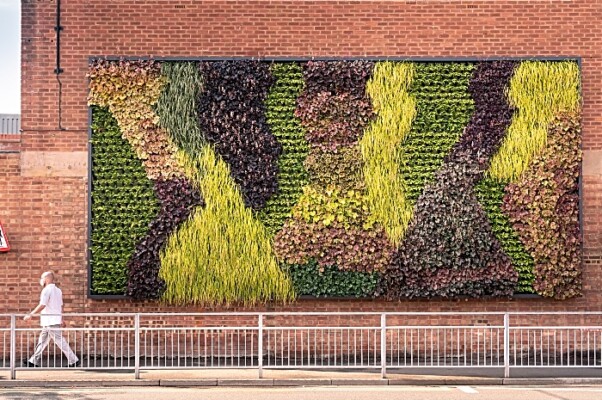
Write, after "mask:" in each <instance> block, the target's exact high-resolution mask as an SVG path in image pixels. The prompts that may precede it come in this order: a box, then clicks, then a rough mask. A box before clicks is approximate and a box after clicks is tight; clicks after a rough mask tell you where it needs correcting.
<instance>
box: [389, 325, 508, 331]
mask: <svg viewBox="0 0 602 400" xmlns="http://www.w3.org/2000/svg"><path fill="white" fill-rule="evenodd" d="M393 329H471V330H476V329H504V325H491V326H489V325H387V330H393Z"/></svg>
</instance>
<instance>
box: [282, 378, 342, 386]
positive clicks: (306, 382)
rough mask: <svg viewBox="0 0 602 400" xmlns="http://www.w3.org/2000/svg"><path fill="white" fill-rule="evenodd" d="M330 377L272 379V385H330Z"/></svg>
mask: <svg viewBox="0 0 602 400" xmlns="http://www.w3.org/2000/svg"><path fill="white" fill-rule="evenodd" d="M330 385H332V381H331V380H330V379H319V378H314V379H312V378H308V379H303V378H299V379H274V386H330Z"/></svg>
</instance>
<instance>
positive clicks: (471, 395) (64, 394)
mask: <svg viewBox="0 0 602 400" xmlns="http://www.w3.org/2000/svg"><path fill="white" fill-rule="evenodd" d="M0 399H10V400H29V399H36V400H38V399H47V400H71V399H78V400H79V399H81V400H105V399H107V400H109V399H110V400H135V399H144V400H149V399H153V400H181V399H186V400H189V399H190V400H194V399H202V400H238V399H240V400H323V399H328V400H374V399H378V400H393V399H395V400H423V399H435V400H464V399H470V400H596V399H601V400H602V387H600V386H597V387H580V386H570V387H509V386H505V387H504V386H483V387H468V386H461V387H446V386H432V387H429V386H422V387H420V386H398V387H393V386H387V387H363V386H359V387H301V388H219V387H216V388H162V387H149V388H91V389H85V388H83V389H82V388H76V389H0Z"/></svg>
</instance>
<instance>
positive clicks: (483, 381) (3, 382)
mask: <svg viewBox="0 0 602 400" xmlns="http://www.w3.org/2000/svg"><path fill="white" fill-rule="evenodd" d="M331 385H332V386H359V385H362V386H386V385H406V386H485V385H499V386H501V385H516V386H567V385H569V386H570V385H602V377H600V378H506V379H502V378H470V377H458V378H454V377H441V379H430V378H429V379H420V378H416V379H412V378H408V379H319V378H313V379H311V378H309V379H160V380H159V379H148V380H146V379H139V380H135V379H129V380H119V379H115V380H94V379H90V380H85V379H81V380H31V379H26V380H25V379H24V380H8V379H0V388H30V387H38V388H44V387H65V388H69V387H108V386H110V387H128V386H130V387H134V386H166V387H167V386H169V387H192V386H205V387H210V386H222V387H240V386H249V387H252V386H256V387H257V386H262V387H276V386H278V387H283V386H289V387H303V386H331Z"/></svg>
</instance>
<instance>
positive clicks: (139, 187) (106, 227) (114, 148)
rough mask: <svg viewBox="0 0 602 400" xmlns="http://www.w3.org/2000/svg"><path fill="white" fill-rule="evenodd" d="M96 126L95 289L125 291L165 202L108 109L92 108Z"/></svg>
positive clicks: (92, 247) (92, 240)
mask: <svg viewBox="0 0 602 400" xmlns="http://www.w3.org/2000/svg"><path fill="white" fill-rule="evenodd" d="M91 128H92V139H91V141H92V146H93V149H94V151H93V152H92V193H91V196H92V202H91V211H92V212H91V218H92V220H91V226H92V230H91V232H90V253H91V257H90V268H91V271H92V287H91V291H92V293H93V294H103V295H105V294H124V293H125V291H126V286H127V277H128V274H127V267H126V265H127V263H128V260H129V259H130V257H131V256H132V253H133V251H134V249H135V246H136V243H138V242H139V240H140V239H142V238H143V237H144V236H145V235H146V234H147V231H148V227H149V224H150V222H151V221H152V220H153V218H154V217H155V215H156V214H157V212H158V211H159V204H158V200H157V198H156V197H155V195H154V193H153V183H152V182H151V181H150V180H149V179H148V178H147V176H146V173H145V171H144V167H143V165H142V162H141V161H140V160H139V159H138V157H136V154H135V153H134V151H133V149H132V147H131V146H130V144H129V143H128V142H127V141H125V140H124V139H123V138H122V134H121V131H120V129H119V126H118V125H117V121H116V120H115V118H113V116H112V115H111V113H110V112H109V111H108V110H107V109H106V108H102V107H96V106H94V107H92V127H91Z"/></svg>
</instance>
